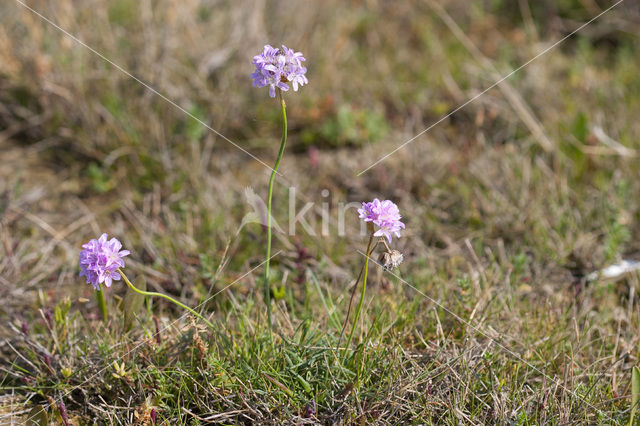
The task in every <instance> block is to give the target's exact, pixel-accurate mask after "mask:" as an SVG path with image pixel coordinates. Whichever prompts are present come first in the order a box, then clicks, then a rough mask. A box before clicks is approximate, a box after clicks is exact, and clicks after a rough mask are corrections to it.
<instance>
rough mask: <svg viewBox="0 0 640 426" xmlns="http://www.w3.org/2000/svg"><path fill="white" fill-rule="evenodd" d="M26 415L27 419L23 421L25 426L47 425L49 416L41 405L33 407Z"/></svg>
mask: <svg viewBox="0 0 640 426" xmlns="http://www.w3.org/2000/svg"><path fill="white" fill-rule="evenodd" d="M27 416H28V417H27V421H26V422H25V424H26V425H27V426H48V425H49V416H47V412H46V411H45V409H44V408H42V406H41V405H36V406H35V407H33V408H32V409H31V411H29V414H28V415H27Z"/></svg>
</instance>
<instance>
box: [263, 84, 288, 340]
mask: <svg viewBox="0 0 640 426" xmlns="http://www.w3.org/2000/svg"><path fill="white" fill-rule="evenodd" d="M278 98H279V99H280V105H281V106H282V141H281V142H280V151H278V158H277V159H276V164H275V165H274V166H273V169H272V170H271V177H270V178H269V195H268V197H267V260H266V262H265V267H264V298H265V301H266V303H267V323H268V324H269V330H270V331H271V284H270V281H269V263H270V262H269V261H270V259H271V198H272V197H273V183H274V182H275V180H276V174H277V172H278V166H280V161H281V160H282V155H283V154H284V146H285V144H286V143H287V105H286V104H285V102H284V98H283V97H282V92H281V91H280V89H278Z"/></svg>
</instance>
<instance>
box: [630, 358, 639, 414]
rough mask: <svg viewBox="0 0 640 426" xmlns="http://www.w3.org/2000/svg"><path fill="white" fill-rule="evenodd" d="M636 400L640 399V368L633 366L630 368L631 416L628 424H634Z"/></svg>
mask: <svg viewBox="0 0 640 426" xmlns="http://www.w3.org/2000/svg"><path fill="white" fill-rule="evenodd" d="M638 401H640V369H638V367H633V369H632V370H631V418H630V419H629V426H631V425H633V424H634V422H633V420H634V417H635V415H636V409H637V408H638Z"/></svg>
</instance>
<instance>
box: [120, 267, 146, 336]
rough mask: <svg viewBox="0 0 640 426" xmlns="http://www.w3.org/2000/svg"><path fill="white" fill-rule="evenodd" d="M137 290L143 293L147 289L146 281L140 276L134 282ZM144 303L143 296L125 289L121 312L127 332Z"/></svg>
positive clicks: (128, 288)
mask: <svg viewBox="0 0 640 426" xmlns="http://www.w3.org/2000/svg"><path fill="white" fill-rule="evenodd" d="M134 285H135V286H136V287H137V288H138V289H139V290H142V291H145V290H146V289H147V279H146V278H145V277H144V275H142V276H141V277H140V278H138V279H137V280H135V284H134ZM143 303H144V295H142V294H140V293H136V292H135V291H133V290H131V288H130V287H127V293H126V294H125V296H124V299H123V301H122V310H123V312H124V328H125V329H126V330H129V329H130V328H131V326H132V325H133V320H135V318H136V316H137V314H138V311H139V310H140V308H141V307H142V304H143Z"/></svg>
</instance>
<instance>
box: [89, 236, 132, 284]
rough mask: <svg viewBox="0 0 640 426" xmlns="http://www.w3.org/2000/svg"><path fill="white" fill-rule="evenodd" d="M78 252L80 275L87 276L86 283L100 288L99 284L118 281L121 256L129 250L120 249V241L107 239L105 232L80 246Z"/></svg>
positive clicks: (125, 254)
mask: <svg viewBox="0 0 640 426" xmlns="http://www.w3.org/2000/svg"><path fill="white" fill-rule="evenodd" d="M82 248H83V249H84V250H82V251H81V252H80V269H81V271H80V276H81V277H82V276H85V277H87V284H91V285H93V288H95V289H96V290H100V284H102V283H104V285H106V286H107V287H111V283H112V281H118V280H119V279H120V274H119V273H118V272H116V271H117V269H118V268H124V260H122V258H123V257H125V256H127V255H129V250H120V249H121V248H122V243H120V241H118V240H117V239H116V238H112V239H111V240H109V241H107V234H102V235H101V236H100V238H98V239H97V240H96V239H92V240H91V241H89V242H88V243H87V244H84V245H83V246H82Z"/></svg>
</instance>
